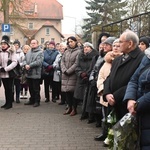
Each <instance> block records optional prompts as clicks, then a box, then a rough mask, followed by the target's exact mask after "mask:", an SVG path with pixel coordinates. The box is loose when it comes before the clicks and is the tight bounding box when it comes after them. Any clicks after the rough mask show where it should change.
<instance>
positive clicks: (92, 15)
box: [82, 0, 127, 40]
mask: <svg viewBox="0 0 150 150" xmlns="http://www.w3.org/2000/svg"><path fill="white" fill-rule="evenodd" d="M85 2H86V3H87V4H88V6H87V7H86V9H87V14H88V16H89V18H86V19H84V22H85V24H84V25H83V26H82V29H83V32H84V36H83V38H85V40H89V36H88V39H87V38H86V37H87V35H90V32H91V27H92V26H93V25H99V26H103V25H106V24H108V23H112V22H115V21H118V20H120V19H123V18H124V16H125V14H126V12H127V11H126V9H124V8H125V7H126V6H127V2H126V1H121V0H91V1H88V0H85Z"/></svg>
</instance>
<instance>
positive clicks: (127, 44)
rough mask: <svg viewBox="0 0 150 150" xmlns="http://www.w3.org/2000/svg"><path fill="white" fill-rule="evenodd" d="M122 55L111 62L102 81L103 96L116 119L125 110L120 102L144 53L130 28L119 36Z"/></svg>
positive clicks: (123, 113)
mask: <svg viewBox="0 0 150 150" xmlns="http://www.w3.org/2000/svg"><path fill="white" fill-rule="evenodd" d="M119 43H120V49H121V51H122V53H123V55H121V56H119V57H117V58H116V59H115V60H114V61H113V64H112V69H111V72H110V75H109V77H108V78H107V79H106V81H105V83H104V92H103V96H104V99H105V100H106V101H108V103H109V105H110V106H111V107H113V108H114V109H115V111H116V115H117V119H118V120H119V119H121V118H122V117H123V116H124V115H125V113H126V112H127V109H126V107H124V105H123V104H122V101H123V98H124V94H125V91H126V87H127V84H128V82H129V80H130V78H131V76H132V75H133V73H134V72H135V70H136V68H137V67H138V66H139V64H140V62H141V59H142V58H143V56H144V53H143V52H141V50H140V49H139V48H138V43H139V38H138V36H137V35H136V34H135V33H134V32H133V31H131V30H126V31H125V32H123V33H122V34H121V35H120V38H119Z"/></svg>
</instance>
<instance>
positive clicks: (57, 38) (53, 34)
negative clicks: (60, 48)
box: [35, 27, 61, 44]
mask: <svg viewBox="0 0 150 150" xmlns="http://www.w3.org/2000/svg"><path fill="white" fill-rule="evenodd" d="M45 29H46V27H43V28H42V29H40V30H39V32H37V34H36V35H35V38H36V39H37V40H38V41H39V43H40V44H41V38H44V41H51V39H52V38H54V40H55V42H56V43H57V42H59V43H60V42H61V37H60V35H59V34H58V32H57V31H56V30H55V29H54V28H53V27H51V28H50V35H46V34H45V33H46V32H45Z"/></svg>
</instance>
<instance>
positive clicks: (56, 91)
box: [53, 81, 61, 98]
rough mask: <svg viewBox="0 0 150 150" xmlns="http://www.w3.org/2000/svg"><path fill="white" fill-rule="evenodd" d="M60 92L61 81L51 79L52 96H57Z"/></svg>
mask: <svg viewBox="0 0 150 150" xmlns="http://www.w3.org/2000/svg"><path fill="white" fill-rule="evenodd" d="M60 94H61V82H56V81H53V95H54V98H56V97H57V98H59V95H60Z"/></svg>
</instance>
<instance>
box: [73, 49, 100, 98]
mask: <svg viewBox="0 0 150 150" xmlns="http://www.w3.org/2000/svg"><path fill="white" fill-rule="evenodd" d="M96 55H98V51H96V50H92V51H91V52H90V53H88V54H86V55H85V54H84V52H83V51H81V52H80V54H79V57H78V62H77V67H76V70H75V72H76V74H77V82H76V87H75V91H74V97H75V98H76V99H80V100H83V95H84V90H85V87H86V86H87V83H88V78H89V74H90V72H91V70H90V65H91V62H92V59H93V57H94V56H96ZM83 72H84V73H86V75H87V76H86V77H85V78H82V77H81V73H83Z"/></svg>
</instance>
